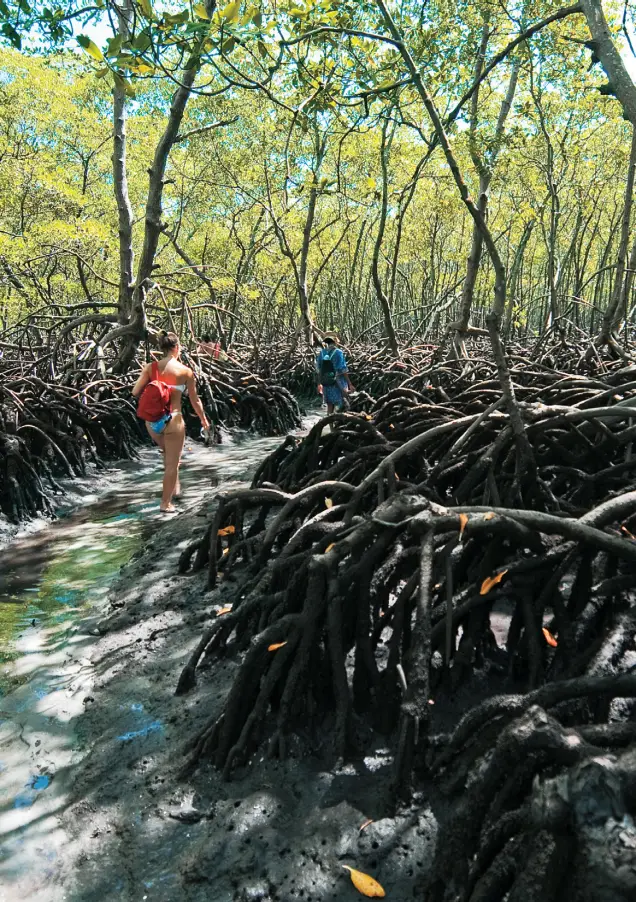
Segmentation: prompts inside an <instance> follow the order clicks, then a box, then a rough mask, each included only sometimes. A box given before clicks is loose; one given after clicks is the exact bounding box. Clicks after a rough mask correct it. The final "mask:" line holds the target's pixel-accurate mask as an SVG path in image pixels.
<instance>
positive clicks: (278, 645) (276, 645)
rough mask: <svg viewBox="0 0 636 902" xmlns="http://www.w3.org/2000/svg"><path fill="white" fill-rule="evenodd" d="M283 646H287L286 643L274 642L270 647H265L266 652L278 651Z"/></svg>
mask: <svg viewBox="0 0 636 902" xmlns="http://www.w3.org/2000/svg"><path fill="white" fill-rule="evenodd" d="M283 645H287V642H274V643H273V644H272V645H268V646H267V651H278V649H279V648H282V647H283Z"/></svg>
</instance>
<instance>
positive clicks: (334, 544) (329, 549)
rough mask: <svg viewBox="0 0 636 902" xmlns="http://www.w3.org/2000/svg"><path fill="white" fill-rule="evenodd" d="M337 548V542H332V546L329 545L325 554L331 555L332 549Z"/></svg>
mask: <svg viewBox="0 0 636 902" xmlns="http://www.w3.org/2000/svg"><path fill="white" fill-rule="evenodd" d="M335 547H336V543H335V542H332V543H331V545H327V547H326V548H325V554H329V552H330V551H331V549H332V548H335Z"/></svg>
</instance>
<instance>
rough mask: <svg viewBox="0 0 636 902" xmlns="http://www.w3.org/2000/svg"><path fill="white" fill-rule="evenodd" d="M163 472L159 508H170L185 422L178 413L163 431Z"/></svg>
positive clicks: (177, 472) (179, 460) (175, 484)
mask: <svg viewBox="0 0 636 902" xmlns="http://www.w3.org/2000/svg"><path fill="white" fill-rule="evenodd" d="M163 437H164V447H165V456H164V462H163V464H164V472H163V493H162V495H161V510H162V511H167V510H172V509H173V508H172V498H173V496H174V494H175V490H176V488H177V484H178V481H179V464H180V463H181V452H182V451H183V445H184V442H185V423H184V422H183V417H182V416H181V415H180V414H175V415H173V417H172V419H171V420H170V422H169V423H168V425H167V426H166V428H165V430H164V433H163Z"/></svg>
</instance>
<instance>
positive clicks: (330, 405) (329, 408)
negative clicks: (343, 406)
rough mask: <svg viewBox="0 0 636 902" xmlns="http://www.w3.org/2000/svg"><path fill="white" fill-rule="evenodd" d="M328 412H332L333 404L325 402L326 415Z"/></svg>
mask: <svg viewBox="0 0 636 902" xmlns="http://www.w3.org/2000/svg"><path fill="white" fill-rule="evenodd" d="M330 413H333V404H327V416H329V414H330Z"/></svg>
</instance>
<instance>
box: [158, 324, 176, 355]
mask: <svg viewBox="0 0 636 902" xmlns="http://www.w3.org/2000/svg"><path fill="white" fill-rule="evenodd" d="M158 344H159V348H160V349H161V350H162V351H174V349H175V348H176V347H177V345H178V344H179V336H178V335H175V333H174V332H166V330H165V329H162V330H161V331H160V332H159V342H158Z"/></svg>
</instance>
